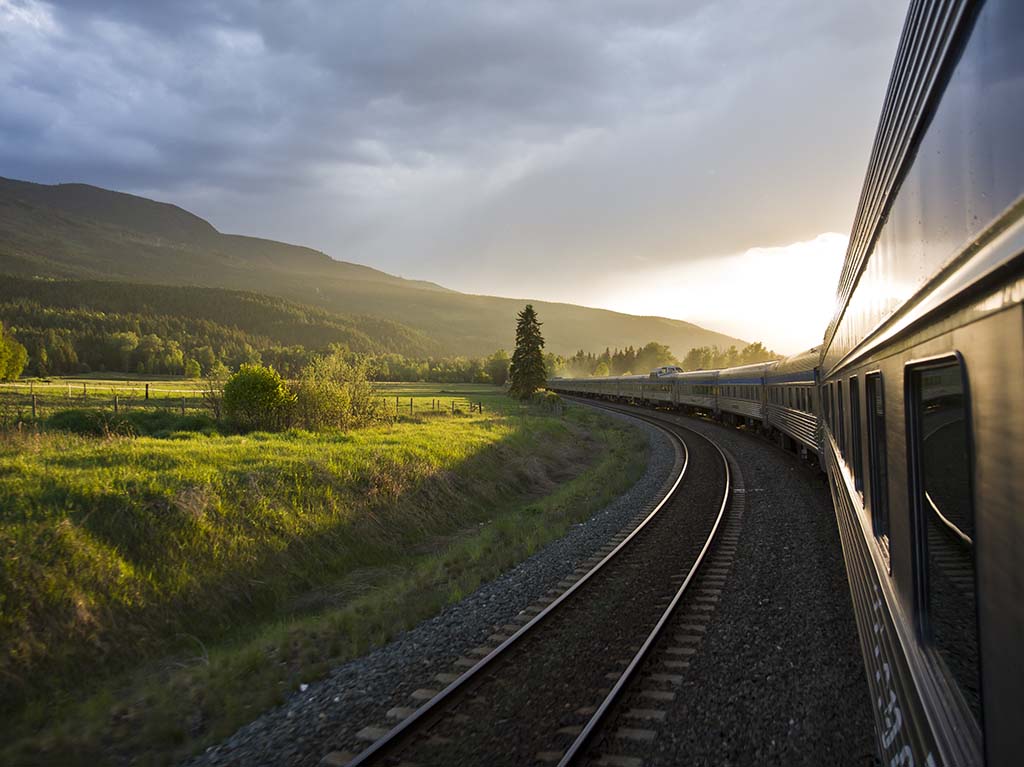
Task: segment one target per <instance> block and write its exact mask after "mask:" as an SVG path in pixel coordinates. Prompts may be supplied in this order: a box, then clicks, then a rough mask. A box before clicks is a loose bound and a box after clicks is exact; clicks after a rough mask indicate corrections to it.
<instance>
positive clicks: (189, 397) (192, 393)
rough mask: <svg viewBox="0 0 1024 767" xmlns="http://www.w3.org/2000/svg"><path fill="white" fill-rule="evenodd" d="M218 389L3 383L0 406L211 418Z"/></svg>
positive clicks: (473, 407)
mask: <svg viewBox="0 0 1024 767" xmlns="http://www.w3.org/2000/svg"><path fill="white" fill-rule="evenodd" d="M219 393H220V392H219V390H216V389H213V390H211V389H165V388H160V387H156V386H153V387H151V386H150V385H149V384H136V385H131V384H125V385H113V386H111V385H108V384H87V383H71V384H63V383H62V384H34V385H33V384H26V383H13V384H3V385H0V408H2V410H3V412H4V413H5V414H7V415H8V416H13V417H15V418H18V419H27V418H31V419H32V420H41V419H44V418H46V417H47V416H48V415H52V414H53V413H55V412H58V411H61V410H71V409H89V410H101V411H108V412H113V413H128V412H131V411H133V410H140V409H145V410H151V411H153V410H157V411H165V412H175V413H178V414H180V415H183V416H184V415H189V414H194V413H207V414H212V413H213V408H212V406H211V399H212V398H214V397H216V396H218V395H219ZM380 396H381V401H382V403H383V406H384V412H385V413H386V414H388V415H390V416H394V417H398V418H401V417H404V416H431V415H434V416H442V415H451V416H455V415H464V414H468V413H480V414H483V413H484V411H485V409H486V407H485V405H484V403H483V402H482V401H481V400H479V399H473V398H471V397H462V396H457V395H449V396H439V397H428V396H422V395H421V396H416V397H403V396H390V395H380Z"/></svg>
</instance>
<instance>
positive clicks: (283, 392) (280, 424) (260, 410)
mask: <svg viewBox="0 0 1024 767" xmlns="http://www.w3.org/2000/svg"><path fill="white" fill-rule="evenodd" d="M223 402H224V415H225V416H226V417H227V419H228V420H229V421H230V422H231V423H232V424H234V425H235V426H237V427H239V428H240V429H244V430H246V431H255V430H260V431H280V430H282V429H284V428H286V427H287V426H288V422H289V420H290V416H291V409H292V405H293V404H294V402H295V395H293V394H292V393H291V392H290V391H288V387H287V386H286V385H285V382H284V380H283V379H282V378H281V376H280V375H278V373H277V371H276V370H274V369H273V368H271V367H265V366H264V365H242V366H241V367H240V368H239V369H238V372H237V373H235V374H234V375H232V376H231V377H230V378H229V379H228V380H227V383H225V384H224V394H223Z"/></svg>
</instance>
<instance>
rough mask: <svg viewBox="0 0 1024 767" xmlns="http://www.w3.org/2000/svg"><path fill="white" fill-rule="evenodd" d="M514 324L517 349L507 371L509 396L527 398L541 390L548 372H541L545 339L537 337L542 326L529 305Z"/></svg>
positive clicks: (543, 370) (542, 370)
mask: <svg viewBox="0 0 1024 767" xmlns="http://www.w3.org/2000/svg"><path fill="white" fill-rule="evenodd" d="M518 317H519V321H518V322H517V323H516V350H515V352H514V353H513V354H512V365H511V366H510V368H509V387H508V389H509V393H510V394H511V395H512V396H513V397H519V399H527V398H529V397H530V396H531V395H532V394H533V393H534V392H535V391H537V390H538V389H542V388H544V384H545V382H546V381H547V371H546V370H545V369H544V351H543V350H544V336H542V335H541V334H540V325H541V323H540V322H539V321H538V320H537V312H535V311H534V310H533V305H532V304H527V305H526V308H525V309H523V310H522V311H521V312H519V315H518Z"/></svg>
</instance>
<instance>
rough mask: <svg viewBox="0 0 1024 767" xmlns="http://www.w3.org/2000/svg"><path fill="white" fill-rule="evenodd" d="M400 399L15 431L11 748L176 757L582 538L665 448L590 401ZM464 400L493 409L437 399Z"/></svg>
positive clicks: (9, 440) (32, 758)
mask: <svg viewBox="0 0 1024 767" xmlns="http://www.w3.org/2000/svg"><path fill="white" fill-rule="evenodd" d="M167 384H168V385H169V386H170V385H174V384H175V382H173V381H169V382H167ZM382 396H388V397H392V398H393V397H395V396H397V397H399V398H400V400H399V405H400V409H401V404H402V399H404V400H405V404H406V406H407V405H408V398H409V397H413V400H414V403H413V404H414V414H413V416H408V415H407V414H406V415H402V416H401V417H400V418H399V419H398V420H396V421H395V422H394V423H391V424H387V425H381V426H377V427H373V428H368V429H364V430H359V431H354V432H349V433H338V432H335V433H317V434H313V433H308V432H300V431H291V432H285V433H281V434H259V433H257V434H250V435H222V434H220V433H218V432H216V431H207V432H206V433H203V432H196V431H192V430H181V429H179V430H175V429H174V428H171V427H169V428H167V429H164V430H162V431H160V432H159V434H160V436H136V437H124V436H111V435H107V436H99V437H97V436H82V435H79V434H70V433H65V432H61V431H57V430H49V429H47V428H46V427H45V426H44V428H43V429H42V430H36V429H28V430H22V431H20V432H18V431H8V432H7V433H5V434H4V435H3V436H0V547H2V549H3V550H4V552H5V557H4V563H3V568H2V569H0V642H2V644H3V647H4V648H5V652H4V655H3V657H2V658H0V700H2V703H0V721H2V722H3V724H0V762H2V763H12V764H22V763H48V764H65V763H69V761H74V762H82V761H86V760H88V761H92V762H95V763H97V764H105V763H123V762H128V761H131V762H132V763H136V764H170V763H173V762H175V761H177V760H179V759H181V758H182V757H184V756H186V755H187V754H189V753H193V752H195V751H196V750H197V749H200V748H202V747H204V746H205V745H207V744H209V743H211V742H214V741H216V740H218V739H220V738H223V737H224V736H226V735H227V734H229V733H230V732H232V731H233V730H234V729H235V728H236V727H237V726H239V725H240V724H242V723H244V722H246V721H248V720H249V719H251V718H253V717H254V716H256V715H257V714H258V713H259V712H260V711H262V710H263V709H265V708H267V707H268V706H270V705H273V704H275V703H278V702H280V701H281V700H282V699H283V698H284V697H285V695H286V694H287V693H288V692H289V691H290V690H293V689H295V687H296V686H297V685H298V684H299V683H300V682H308V681H310V680H313V679H315V678H317V677H318V676H319V675H321V674H323V673H324V672H325V671H326V670H327V669H329V668H330V667H331V666H333V665H336V664H338V663H340V662H342V661H344V660H346V659H348V658H351V657H354V656H356V655H358V654H360V653H362V652H365V651H366V650H367V649H368V648H370V647H372V646H374V645H376V644H379V643H382V642H384V641H386V640H387V639H388V638H390V637H392V636H394V635H395V634H396V633H397V632H399V631H401V630H403V629H405V628H408V627H410V626H412V625H414V624H415V623H417V622H418V621H420V620H422V619H424V618H426V617H428V616H430V615H432V614H434V613H436V612H437V611H438V610H440V609H441V608H442V607H443V606H444V605H445V604H446V603H448V602H450V601H453V600H457V599H459V598H460V597H461V596H463V595H465V594H467V593H469V592H470V591H472V590H473V589H474V588H476V586H478V585H479V584H480V583H481V582H482V581H483V580H485V579H488V578H491V577H494V576H495V575H497V574H498V573H500V572H501V571H503V570H504V569H507V568H508V567H510V566H511V565H513V564H514V563H515V562H517V561H520V560H521V559H522V558H524V557H525V556H528V555H529V554H530V553H532V552H533V551H534V550H536V548H537V547H539V546H540V545H542V544H543V543H545V542H546V541H549V540H551V539H553V538H555V537H557V536H558V535H561V534H563V533H564V531H565V530H566V529H567V528H568V526H569V525H571V524H572V523H574V522H576V521H579V520H580V519H582V518H585V517H586V516H588V515H589V514H590V513H592V512H593V511H595V510H596V509H598V508H600V507H601V506H602V505H604V504H605V503H607V501H608V500H610V499H611V498H612V497H614V496H615V495H616V494H618V493H620V492H622V491H623V490H625V489H626V488H627V487H628V486H629V485H630V484H632V482H634V481H635V480H636V478H637V477H638V476H639V475H640V473H641V472H642V470H643V466H644V463H645V460H646V455H645V444H646V443H645V441H644V440H643V439H642V437H641V436H640V435H639V433H637V432H635V431H633V430H631V429H629V428H628V427H624V426H622V425H621V424H620V423H618V422H614V421H611V420H608V419H605V418H604V417H602V416H600V415H598V414H596V413H594V412H592V411H589V410H586V409H582V408H568V409H566V410H565V412H564V413H562V414H557V413H555V414H553V413H551V412H549V411H547V410H544V409H540V408H537V407H534V406H530V407H527V406H523V405H520V404H519V403H516V402H513V401H512V400H510V399H508V398H507V397H505V396H504V395H503V393H502V392H501V391H500V390H499V389H496V388H495V387H490V386H482V385H481V386H466V385H455V384H452V385H438V384H394V385H389V386H386V387H382ZM450 399H456V400H460V399H461V400H463V401H466V402H474V403H477V402H479V403H482V404H483V408H482V410H483V412H482V413H481V412H470V410H469V408H459V412H457V414H456V415H454V416H453V415H451V412H450V409H449V410H448V411H446V412H445V411H435V410H434V409H433V408H432V407H430V406H431V403H436V401H437V400H442V401H443V402H447V401H449V400H450ZM421 404H422V405H423V406H424V407H423V408H422V409H421V408H419V407H418V406H419V405H421ZM43 423H44V424H45V422H43Z"/></svg>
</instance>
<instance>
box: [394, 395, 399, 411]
mask: <svg viewBox="0 0 1024 767" xmlns="http://www.w3.org/2000/svg"><path fill="white" fill-rule="evenodd" d="M395 415H398V395H397V394H396V395H395Z"/></svg>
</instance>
